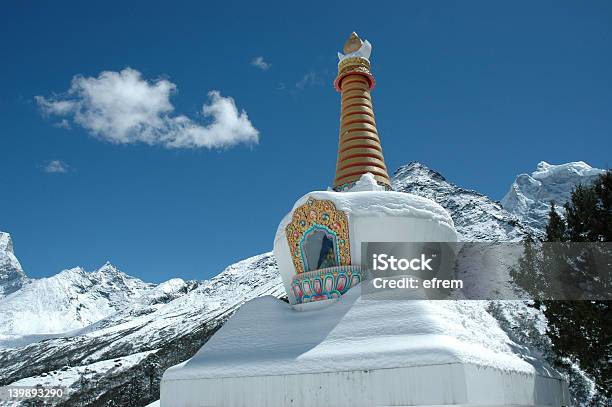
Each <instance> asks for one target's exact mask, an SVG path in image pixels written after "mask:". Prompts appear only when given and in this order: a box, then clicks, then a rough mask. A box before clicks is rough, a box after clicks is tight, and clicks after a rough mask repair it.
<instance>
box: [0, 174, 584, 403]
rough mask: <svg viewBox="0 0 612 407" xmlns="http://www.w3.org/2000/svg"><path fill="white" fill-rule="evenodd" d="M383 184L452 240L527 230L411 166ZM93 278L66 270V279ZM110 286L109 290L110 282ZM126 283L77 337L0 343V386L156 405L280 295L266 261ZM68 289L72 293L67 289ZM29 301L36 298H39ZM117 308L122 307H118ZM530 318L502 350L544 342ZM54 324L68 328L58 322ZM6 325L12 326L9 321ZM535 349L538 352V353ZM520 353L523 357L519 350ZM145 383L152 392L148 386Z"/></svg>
mask: <svg viewBox="0 0 612 407" xmlns="http://www.w3.org/2000/svg"><path fill="white" fill-rule="evenodd" d="M393 185H394V188H395V189H396V190H398V191H404V192H411V193H414V194H417V195H421V196H425V197H428V198H431V199H434V200H436V201H437V202H438V203H440V204H441V205H442V206H443V207H445V208H446V209H447V210H448V211H449V212H450V213H451V216H452V217H453V220H454V222H455V226H456V228H457V230H458V232H459V236H460V239H461V240H462V241H483V240H486V241H516V240H519V239H521V238H522V236H523V235H524V233H526V231H527V230H528V228H527V227H526V226H524V225H523V223H522V221H521V220H520V219H519V218H518V217H517V216H515V215H513V214H510V213H508V212H507V211H506V210H505V209H504V208H502V206H501V205H500V204H499V203H497V202H495V201H493V200H491V199H489V198H488V197H486V196H484V195H481V194H479V193H477V192H474V191H470V190H466V189H463V188H460V187H458V186H456V185H454V184H452V183H451V182H449V181H447V180H446V179H445V178H444V177H443V176H442V175H440V174H439V173H437V172H435V171H433V170H431V169H429V168H427V167H426V166H424V165H423V164H420V163H418V162H413V163H410V164H408V165H406V166H403V167H401V168H400V169H398V170H397V171H396V173H395V176H394V179H393ZM279 216H280V214H279ZM271 233H273V231H271ZM108 267H110V266H108ZM103 268H104V267H103ZM73 270H74V269H73ZM64 273H66V272H64ZM95 273H98V272H95ZM95 273H82V272H77V271H71V273H69V274H71V276H72V275H73V274H74V275H77V276H78V275H81V274H85V275H91V274H95ZM60 274H62V273H60ZM56 277H57V276H56ZM80 278H84V279H85V282H83V283H82V284H83V286H84V287H89V288H88V289H86V290H85V291H86V295H85V297H86V298H88V301H93V300H92V299H91V298H97V297H96V296H95V295H97V294H95V293H98V291H96V290H95V289H94V288H92V287H90V286H88V283H87V281H91V280H90V278H88V277H86V276H85V277H79V279H77V280H78V281H81V280H80ZM122 278H123V280H125V279H126V278H127V277H125V275H123V277H122ZM103 280H104V279H103ZM134 280H135V279H134ZM36 281H40V280H35V281H34V282H32V283H29V284H26V285H25V286H24V288H22V289H21V290H20V291H17V292H15V293H13V294H12V295H11V296H9V297H11V298H13V297H15V298H18V297H19V296H20V295H21V294H23V295H32V294H31V293H30V294H28V293H29V292H30V291H28V290H29V289H28V286H30V285H32V284H35V283H36ZM104 281H106V280H104ZM109 281H116V280H115V279H109ZM129 281H132V280H129ZM41 284H42V283H41ZM44 284H49V283H48V282H46V283H44ZM114 284H116V285H117V286H118V285H119V282H115V283H114ZM133 284H134V286H135V287H139V288H138V290H137V289H136V288H134V291H135V292H134V294H133V295H132V296H129V300H125V299H121V301H118V302H113V304H115V305H114V306H111V305H109V307H114V308H113V310H112V311H110V310H109V312H110V313H109V314H108V315H105V316H104V317H102V318H101V319H100V320H97V321H93V320H94V319H95V317H94V316H92V315H91V314H89V315H87V318H89V319H90V320H91V322H92V323H91V324H90V325H88V326H85V325H84V324H83V325H82V326H83V327H82V328H81V329H79V330H77V331H73V332H68V333H63V334H57V335H56V337H54V338H48V339H46V340H42V341H40V340H37V341H32V340H29V341H26V342H30V343H28V344H27V345H25V344H23V342H22V343H19V342H18V341H13V342H12V343H9V342H4V346H5V347H4V348H1V346H2V344H1V343H0V386H2V385H6V384H10V383H12V384H16V385H18V384H19V385H21V384H23V385H35V384H39V383H40V384H43V383H48V384H59V383H62V384H65V385H67V386H70V388H71V391H72V395H71V397H70V399H69V400H68V401H67V402H66V403H65V405H70V406H73V405H87V404H91V403H92V402H93V401H94V400H95V401H96V404H97V405H106V404H107V403H110V402H109V401H110V400H113V401H114V403H115V405H122V401H125V399H124V398H125V397H127V395H129V394H132V393H139V394H148V396H143V398H142V400H144V401H142V402H143V403H144V402H150V401H153V400H155V399H156V398H157V397H158V391H159V379H160V378H161V374H162V373H163V371H164V370H165V369H166V368H167V367H169V366H172V365H174V364H177V363H179V362H181V361H184V360H186V359H188V358H189V357H191V356H192V355H193V354H194V353H195V352H196V351H197V350H198V349H199V348H200V347H201V346H202V344H203V343H204V342H206V340H207V339H208V338H209V337H210V335H212V334H213V333H214V332H215V331H216V330H217V329H218V328H219V327H221V325H223V323H224V322H225V321H226V320H227V318H229V317H230V316H231V315H232V314H233V313H234V312H235V311H236V310H237V309H238V308H239V307H240V305H241V304H243V303H244V302H245V301H248V300H250V299H253V298H256V297H259V296H262V295H273V296H276V297H279V298H282V297H284V295H285V293H284V289H283V286H282V283H281V279H280V277H279V274H278V269H277V266H276V261H275V259H274V257H273V255H272V254H271V253H264V254H261V255H258V256H254V257H251V258H248V259H246V260H243V261H240V262H238V263H236V264H233V265H231V266H229V267H228V268H227V269H225V270H224V271H223V272H222V273H220V274H219V275H217V276H216V277H214V278H212V279H210V280H206V281H200V282H196V281H189V282H185V281H183V280H181V279H172V280H169V281H167V282H165V283H162V284H160V285H157V286H148V285H146V284H145V283H142V282H139V283H138V284H136V283H133ZM128 285H130V284H128ZM68 286H69V287H71V288H70V290H74V288H73V285H72V284H68ZM134 286H133V287H134ZM41 287H42V286H41ZM107 287H108V286H107ZM30 290H31V289H30ZM21 291H23V293H21ZM60 291H61V290H53V289H51V291H50V292H51V293H53V295H52V297H53V301H52V302H54V303H59V304H70V307H68V308H69V309H71V310H73V309H74V308H71V307H72V306H74V305H76V304H77V302H71V301H70V300H69V299H62V298H61V297H62V296H61V293H60ZM111 291H112V290H111ZM38 295H40V296H45V295H46V294H45V293H44V290H40V291H38ZM72 295H79V293H78V290H76V291H70V294H68V295H67V297H71V296H72ZM81 295H83V294H82V293H81ZM14 301H17V300H14ZM41 301H47V300H42V299H41ZM119 302H121V304H122V305H118V304H119ZM4 304H5V303H3V302H1V301H0V314H3V313H4V311H5V309H8V308H5V305H4ZM7 304H8V303H7ZM15 304H16V303H15ZM109 304H110V302H109ZM479 304H480V305H478V306H479V307H482V308H483V310H485V311H483V312H488V310H489V308H488V307H489V306H488V305H487V303H486V302H484V301H482V302H479ZM474 306H476V305H474ZM500 306H501V307H502V310H501V311H500V310H499V307H500ZM107 309H109V308H107ZM495 311H496V312H495V313H496V315H495V316H496V318H498V320H500V327H502V329H504V330H508V332H510V330H514V331H515V330H516V327H517V324H516V321H518V320H519V316H518V315H519V314H520V313H523V314H528V313H529V312H530V311H529V309H527V307H526V306H525V305H524V304H523V303H517V302H513V304H510V305H507V306H506V305H498V308H496V309H495ZM502 311H503V312H502ZM41 312H42V311H41ZM13 315H16V314H13ZM43 315H44V313H43ZM75 315H76V314H73V316H75ZM500 315H501V316H500ZM83 318H85V315H83ZM533 319H534V320H536V319H537V320H538V323H539V324H540V329H539V330H537V329H536V330H534V333H533V334H530V335H529V338H527V339H525V338H522V339H521V340H522V342H521V343H512V344H511V345H512V346H515V347H516V348H517V349H518V351H520V352H523V351H521V350H520V349H527V347H528V346H531V344H530V343H527V342H528V341H532V340H533V341H540V342H544V341H543V340H542V339H541V338H542V336H541V335H542V331H543V329H542V328H541V325H542V322H541V320H540V319H538V318H535V317H533ZM64 323H65V324H66V326H67V325H68V322H64ZM530 323H531V322H530ZM12 324H13V325H15V321H13V322H12ZM77 325H78V324H77ZM0 329H2V328H0ZM22 332H23V331H22ZM538 332H539V333H538ZM509 335H510V333H509ZM513 335H515V333H513ZM538 335H540V336H538ZM534 338H535V339H534ZM30 339H31V338H30ZM34 339H36V338H34ZM7 346H10V347H7ZM538 346H540V345H538ZM541 346H543V347H544V348H545V346H546V345H541ZM524 353H525V354H527V353H528V352H527V351H526V350H524ZM149 379H151V381H152V383H153V386H152V388H149ZM587 384H588V383H587ZM123 404H125V403H123Z"/></svg>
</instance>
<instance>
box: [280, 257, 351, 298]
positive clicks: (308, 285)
mask: <svg viewBox="0 0 612 407" xmlns="http://www.w3.org/2000/svg"><path fill="white" fill-rule="evenodd" d="M360 282H361V269H360V267H359V266H339V267H330V268H326V269H321V270H316V271H310V272H306V273H301V274H296V275H295V277H294V278H293V281H292V282H291V289H292V290H293V295H294V296H295V301H296V303H298V304H302V303H306V302H313V301H321V300H328V299H332V298H339V297H340V296H341V295H342V294H344V293H346V292H347V291H348V290H349V289H351V288H352V287H355V286H356V285H357V284H359V283H360Z"/></svg>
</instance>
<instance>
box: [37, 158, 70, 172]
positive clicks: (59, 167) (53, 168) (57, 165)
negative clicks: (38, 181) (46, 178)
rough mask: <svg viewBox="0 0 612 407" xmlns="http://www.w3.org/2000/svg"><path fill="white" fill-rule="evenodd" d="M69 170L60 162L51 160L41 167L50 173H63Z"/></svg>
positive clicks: (66, 165)
mask: <svg viewBox="0 0 612 407" xmlns="http://www.w3.org/2000/svg"><path fill="white" fill-rule="evenodd" d="M69 169H70V167H69V166H68V164H66V163H65V162H63V161H60V160H51V161H49V162H47V163H46V164H45V165H44V166H43V170H44V171H45V172H50V173H65V172H68V170H69Z"/></svg>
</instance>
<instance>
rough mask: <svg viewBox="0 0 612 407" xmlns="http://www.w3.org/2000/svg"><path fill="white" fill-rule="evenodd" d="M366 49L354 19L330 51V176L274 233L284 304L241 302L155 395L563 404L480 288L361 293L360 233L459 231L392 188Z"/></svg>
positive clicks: (435, 208)
mask: <svg viewBox="0 0 612 407" xmlns="http://www.w3.org/2000/svg"><path fill="white" fill-rule="evenodd" d="M371 50H372V45H371V44H370V43H369V42H368V41H362V40H361V39H360V38H359V36H357V34H356V33H353V34H352V35H351V36H350V38H349V40H348V41H347V42H346V44H345V46H344V54H338V56H339V59H340V62H339V64H338V77H337V79H336V81H335V87H336V89H337V90H338V91H340V92H341V95H342V96H341V100H342V104H341V113H340V140H339V146H338V160H337V163H336V176H335V179H334V185H333V189H330V190H327V191H314V192H309V193H307V194H306V195H304V196H303V197H301V198H300V199H298V201H297V202H296V203H295V205H294V207H293V209H292V210H291V211H290V212H289V213H288V214H287V215H286V216H285V217H284V218H283V219H282V221H281V222H280V224H279V226H278V229H277V232H276V235H275V238H274V255H275V257H276V259H277V263H278V267H279V271H280V274H281V277H282V280H283V283H284V286H285V290H286V292H287V296H288V298H289V304H287V303H286V302H283V301H281V300H279V299H277V298H274V297H270V296H268V297H261V298H257V299H255V300H252V301H249V302H247V303H245V304H244V305H243V306H242V307H241V308H240V309H239V310H238V311H237V312H236V313H235V314H234V315H233V316H232V317H231V318H230V319H229V320H228V321H227V323H225V325H223V327H222V328H221V329H220V330H219V331H217V333H215V334H214V335H213V336H212V337H211V338H210V339H209V341H208V342H207V343H206V344H205V345H204V346H203V347H202V348H201V349H200V350H199V351H198V352H197V353H196V354H195V355H194V356H193V357H192V358H191V359H189V360H187V361H186V362H183V363H181V364H179V365H176V366H173V367H171V368H169V369H168V370H167V371H166V372H165V373H164V375H163V378H162V382H161V406H162V407H170V406H245V407H246V406H249V407H257V406H262V407H263V406H272V407H280V406H304V407H307V406H408V405H411V406H434V405H435V406H442V405H470V406H507V405H516V406H527V405H542V406H561V405H568V404H569V403H568V401H567V400H568V393H567V386H566V384H565V382H564V381H563V380H562V378H561V377H560V376H558V375H557V374H556V373H555V372H554V371H553V370H551V369H549V368H548V367H546V366H545V365H544V364H543V363H541V362H540V361H539V360H538V359H537V358H536V357H531V356H530V357H525V356H524V355H522V354H521V355H519V354H518V353H517V352H516V347H514V346H513V345H514V344H513V343H512V342H511V340H510V339H509V338H508V337H507V335H506V334H505V333H504V331H502V330H501V329H500V328H499V326H498V325H497V323H496V322H495V319H494V318H493V317H492V316H491V315H490V314H488V313H487V311H486V307H485V306H484V305H483V304H482V303H481V302H469V301H426V300H407V299H405V298H401V297H400V298H387V297H385V298H386V299H382V300H372V299H364V298H363V297H362V293H361V287H362V282H363V279H364V274H363V273H364V271H363V269H362V264H361V250H362V247H361V246H362V243H364V242H456V241H457V233H456V231H455V228H454V224H453V220H452V218H451V217H450V215H449V214H448V212H447V211H446V210H445V209H444V208H442V207H441V206H440V205H438V204H437V203H436V202H434V201H432V200H430V199H426V198H423V197H419V196H416V195H412V194H408V193H400V192H394V191H392V190H391V186H390V182H389V176H388V174H387V169H386V165H385V162H384V158H383V155H382V147H381V143H380V139H379V137H378V132H377V129H376V123H375V121H374V113H373V109H372V100H371V95H370V90H371V89H372V87H373V86H374V77H373V76H372V73H371V71H370V61H369V57H370V54H371ZM364 269H365V267H364Z"/></svg>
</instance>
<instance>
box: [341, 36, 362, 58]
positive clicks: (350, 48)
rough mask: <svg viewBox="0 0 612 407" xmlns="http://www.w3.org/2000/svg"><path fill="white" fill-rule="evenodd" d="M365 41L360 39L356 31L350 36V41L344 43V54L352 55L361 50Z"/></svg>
mask: <svg viewBox="0 0 612 407" xmlns="http://www.w3.org/2000/svg"><path fill="white" fill-rule="evenodd" d="M362 44H363V41H361V38H359V35H357V33H356V32H355V31H353V32H352V34H351V35H350V36H349V38H348V40H346V42H345V43H344V53H345V54H350V53H351V52H355V51H357V50H358V49H359V48H361V45H362Z"/></svg>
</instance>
